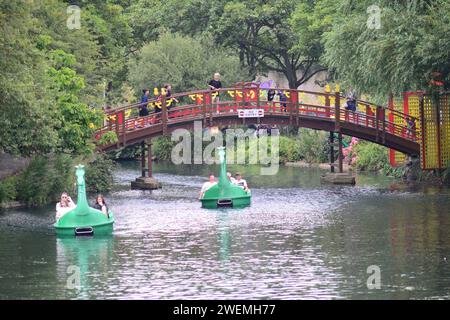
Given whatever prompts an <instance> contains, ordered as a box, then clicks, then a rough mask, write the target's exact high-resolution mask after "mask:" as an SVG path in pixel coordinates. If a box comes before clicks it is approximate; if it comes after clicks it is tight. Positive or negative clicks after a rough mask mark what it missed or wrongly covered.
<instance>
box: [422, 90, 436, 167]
mask: <svg viewBox="0 0 450 320" xmlns="http://www.w3.org/2000/svg"><path fill="white" fill-rule="evenodd" d="M437 109H438V108H437V106H436V105H434V104H433V102H432V98H431V97H430V96H424V101H423V115H422V117H423V123H422V125H423V130H422V146H421V148H420V158H421V161H422V169H436V168H440V161H439V134H438V128H439V125H438V122H437V119H438V118H437Z"/></svg>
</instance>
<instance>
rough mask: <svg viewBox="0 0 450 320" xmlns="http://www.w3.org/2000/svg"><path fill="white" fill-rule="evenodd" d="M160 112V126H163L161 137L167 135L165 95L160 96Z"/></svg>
mask: <svg viewBox="0 0 450 320" xmlns="http://www.w3.org/2000/svg"><path fill="white" fill-rule="evenodd" d="M161 109H162V110H161V111H162V115H161V116H162V126H163V136H166V135H167V119H168V117H167V105H166V95H164V94H163V95H161Z"/></svg>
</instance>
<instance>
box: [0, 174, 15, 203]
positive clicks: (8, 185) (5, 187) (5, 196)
mask: <svg viewBox="0 0 450 320" xmlns="http://www.w3.org/2000/svg"><path fill="white" fill-rule="evenodd" d="M16 188H17V177H16V176H11V177H8V178H6V179H4V180H2V181H0V203H2V202H7V201H12V200H14V199H15V198H16V196H17V189H16Z"/></svg>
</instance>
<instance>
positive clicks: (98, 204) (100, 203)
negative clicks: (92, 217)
mask: <svg viewBox="0 0 450 320" xmlns="http://www.w3.org/2000/svg"><path fill="white" fill-rule="evenodd" d="M93 208H94V209H97V210H100V211H101V212H103V214H104V215H105V216H106V217H108V219H109V213H108V211H109V209H108V206H107V205H106V202H105V198H104V197H103V195H102V194H99V195H97V198H95V204H94V206H93Z"/></svg>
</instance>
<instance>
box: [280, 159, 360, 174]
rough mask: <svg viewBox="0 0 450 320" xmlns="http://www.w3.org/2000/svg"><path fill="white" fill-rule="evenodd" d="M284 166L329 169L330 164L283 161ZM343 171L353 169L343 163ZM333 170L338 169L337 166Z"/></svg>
mask: <svg viewBox="0 0 450 320" xmlns="http://www.w3.org/2000/svg"><path fill="white" fill-rule="evenodd" d="M284 165H285V166H286V167H300V168H319V169H324V170H330V164H329V163H308V162H306V161H303V160H301V161H293V162H286V163H284ZM343 169H344V172H350V171H353V168H352V167H351V166H349V165H348V164H346V163H344V164H343ZM335 171H338V168H336V170H335Z"/></svg>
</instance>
